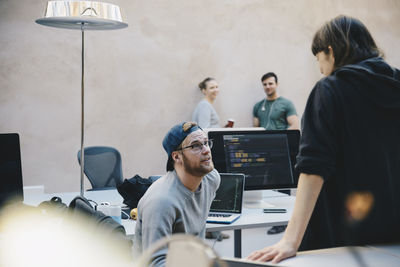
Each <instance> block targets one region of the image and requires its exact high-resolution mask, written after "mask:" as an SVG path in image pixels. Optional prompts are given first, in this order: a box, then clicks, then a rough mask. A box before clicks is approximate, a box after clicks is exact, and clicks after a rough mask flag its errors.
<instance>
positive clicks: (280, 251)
mask: <svg viewBox="0 0 400 267" xmlns="http://www.w3.org/2000/svg"><path fill="white" fill-rule="evenodd" d="M296 252H297V248H296V246H295V245H293V244H291V243H289V242H286V241H284V240H283V239H282V240H281V241H279V242H278V243H276V244H275V245H272V246H269V247H265V248H263V249H260V250H257V251H254V252H253V253H251V254H250V255H249V256H247V259H248V260H253V261H271V262H272V263H278V262H280V261H282V260H284V259H286V258H290V257H293V256H296Z"/></svg>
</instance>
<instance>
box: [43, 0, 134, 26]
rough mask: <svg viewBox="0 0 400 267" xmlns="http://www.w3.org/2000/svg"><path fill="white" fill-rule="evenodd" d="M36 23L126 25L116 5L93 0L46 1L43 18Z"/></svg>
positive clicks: (56, 24)
mask: <svg viewBox="0 0 400 267" xmlns="http://www.w3.org/2000/svg"><path fill="white" fill-rule="evenodd" d="M36 22H37V23H39V24H42V25H45V26H51V27H56V28H65V29H76V30H81V29H82V25H83V29H84V30H116V29H122V28H125V27H127V26H128V24H126V23H124V22H123V21H122V17H121V11H120V9H119V7H118V6H117V5H113V4H109V3H104V2H94V1H48V2H47V7H46V11H45V15H44V17H43V18H40V19H37V20H36Z"/></svg>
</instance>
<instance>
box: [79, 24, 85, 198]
mask: <svg viewBox="0 0 400 267" xmlns="http://www.w3.org/2000/svg"><path fill="white" fill-rule="evenodd" d="M84 26H85V23H84V22H82V23H81V32H82V48H81V49H82V52H81V62H82V65H81V185H80V187H81V191H80V194H81V197H83V195H84V174H83V170H84V167H85V166H84V165H85V150H84V140H85V82H84V78H85V31H84Z"/></svg>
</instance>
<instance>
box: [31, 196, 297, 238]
mask: <svg viewBox="0 0 400 267" xmlns="http://www.w3.org/2000/svg"><path fill="white" fill-rule="evenodd" d="M54 196H58V197H60V198H61V199H62V201H63V202H64V203H65V204H67V205H69V203H70V202H71V201H72V200H73V199H74V198H75V197H76V196H79V192H64V193H51V194H38V195H26V196H24V203H25V204H27V205H32V206H37V205H39V204H40V203H41V202H42V201H46V200H50V199H51V198H52V197H54ZM84 196H85V197H86V198H87V199H90V200H93V201H95V202H97V203H98V204H100V203H101V202H110V203H111V204H122V201H123V198H122V196H121V195H120V194H119V193H118V191H117V190H99V191H86V192H85V193H84ZM263 197H264V200H266V201H267V202H269V203H271V204H273V205H275V206H276V207H279V208H285V209H287V212H286V213H274V214H273V213H263V211H262V209H248V208H244V209H243V212H242V216H241V217H240V218H239V219H238V220H237V221H235V222H234V223H232V224H216V223H207V224H206V228H207V230H208V231H224V230H235V229H249V228H257V227H268V226H274V225H282V224H287V222H288V221H289V218H290V216H291V214H292V210H293V205H294V201H295V198H294V197H293V196H288V195H286V194H282V193H279V192H275V191H272V190H267V191H264V192H263ZM122 225H123V226H124V227H125V231H126V234H127V235H133V234H134V233H135V225H136V222H135V221H133V220H122Z"/></svg>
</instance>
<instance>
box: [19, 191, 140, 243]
mask: <svg viewBox="0 0 400 267" xmlns="http://www.w3.org/2000/svg"><path fill="white" fill-rule="evenodd" d="M79 195H80V193H79V192H63V193H52V194H37V195H24V203H25V204H27V205H31V206H38V205H39V204H40V203H41V202H43V201H46V200H50V199H51V198H52V197H54V196H57V197H60V198H61V200H62V202H63V203H65V204H67V205H68V206H69V203H70V202H71V201H72V200H73V199H74V198H75V197H77V196H79ZM84 196H85V198H87V199H90V200H93V201H95V202H97V203H98V204H100V203H101V202H109V203H110V204H117V205H119V204H122V201H123V200H124V199H123V198H122V196H121V195H120V194H119V192H118V191H117V190H116V189H114V190H98V191H85V193H84ZM121 224H122V225H123V226H124V228H125V232H126V235H128V236H133V235H134V233H135V226H136V221H134V220H122V223H121Z"/></svg>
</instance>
